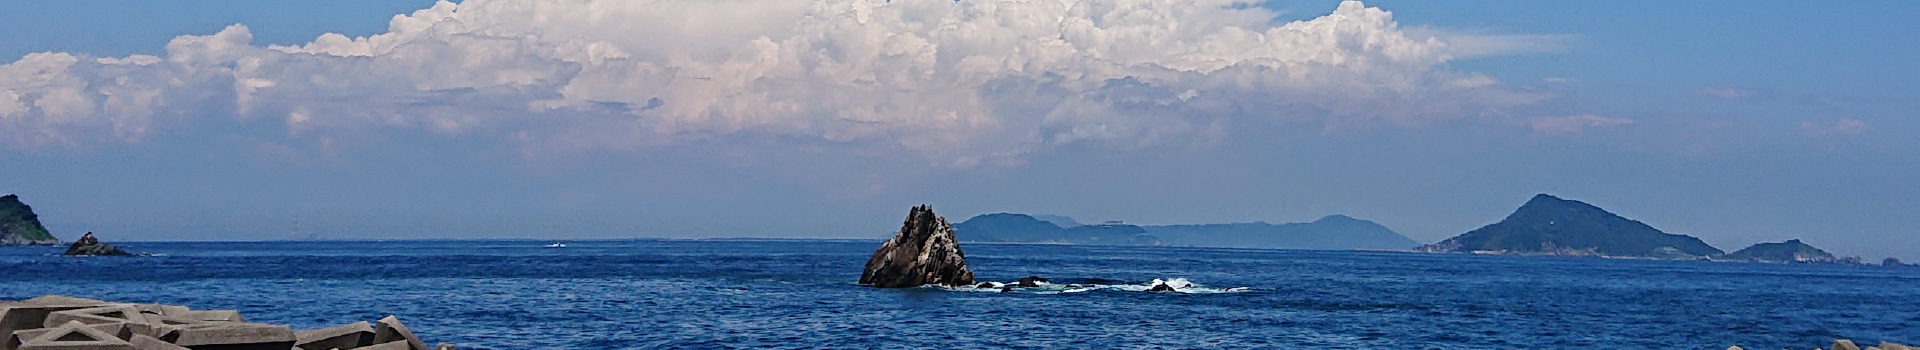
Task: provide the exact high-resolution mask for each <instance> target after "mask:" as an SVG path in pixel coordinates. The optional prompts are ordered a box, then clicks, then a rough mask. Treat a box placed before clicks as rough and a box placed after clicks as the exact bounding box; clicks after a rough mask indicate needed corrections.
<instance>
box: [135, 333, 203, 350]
mask: <svg viewBox="0 0 1920 350" xmlns="http://www.w3.org/2000/svg"><path fill="white" fill-rule="evenodd" d="M128 343H133V348H134V350H192V349H187V348H186V347H182V346H179V345H173V343H168V342H166V341H165V340H160V339H157V338H154V337H149V336H144V335H138V334H135V335H134V336H133V340H131V341H128Z"/></svg>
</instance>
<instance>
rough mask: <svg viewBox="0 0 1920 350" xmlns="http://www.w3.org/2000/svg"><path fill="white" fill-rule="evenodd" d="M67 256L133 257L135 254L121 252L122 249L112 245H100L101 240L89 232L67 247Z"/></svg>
mask: <svg viewBox="0 0 1920 350" xmlns="http://www.w3.org/2000/svg"><path fill="white" fill-rule="evenodd" d="M65 255H67V256H132V255H133V254H128V253H127V251H124V250H120V248H116V247H114V246H113V245H111V244H106V243H100V239H97V238H93V232H87V234H86V235H83V236H80V239H79V240H75V241H73V245H71V246H67V253H66V254H65Z"/></svg>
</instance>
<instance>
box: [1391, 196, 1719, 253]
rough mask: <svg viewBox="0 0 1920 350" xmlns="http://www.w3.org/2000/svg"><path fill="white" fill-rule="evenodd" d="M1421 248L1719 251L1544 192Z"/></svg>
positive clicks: (1561, 250) (1538, 251)
mask: <svg viewBox="0 0 1920 350" xmlns="http://www.w3.org/2000/svg"><path fill="white" fill-rule="evenodd" d="M1424 250H1428V251H1443V252H1444V251H1452V252H1480V251H1492V252H1503V253H1515V254H1546V255H1604V256H1632V257H1679V256H1682V255H1680V254H1684V255H1687V256H1693V257H1710V256H1718V255H1720V254H1721V253H1722V252H1721V251H1720V249H1717V248H1714V247H1713V246H1710V245H1707V243H1706V242H1703V241H1701V240H1700V239H1699V238H1694V237H1693V236H1687V235H1676V234H1668V233H1666V232H1661V231H1660V230H1659V229H1655V228H1653V227H1652V226H1647V224H1645V223H1641V222H1639V221H1634V220H1630V219H1627V218H1623V217H1620V216H1619V215H1614V214H1613V213H1609V212H1607V211H1606V210H1602V209H1600V208H1599V207H1595V206H1593V205H1590V204H1587V203H1583V202H1580V201H1575V200H1566V199H1560V197H1554V196H1551V195H1546V194H1540V195H1536V196H1533V199H1531V200H1528V201H1527V204H1525V205H1521V206H1520V209H1519V210H1515V211H1514V212H1513V214H1512V215H1508V216H1507V218H1506V219H1504V220H1500V222H1498V223H1494V224H1492V225H1487V226H1486V227H1481V228H1479V229H1476V230H1473V231H1470V232H1467V233H1466V234H1462V235H1459V236H1456V237H1453V238H1449V239H1447V240H1445V241H1441V242H1440V243H1438V244H1434V245H1432V246H1429V247H1426V248H1424Z"/></svg>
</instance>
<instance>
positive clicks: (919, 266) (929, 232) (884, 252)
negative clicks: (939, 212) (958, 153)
mask: <svg viewBox="0 0 1920 350" xmlns="http://www.w3.org/2000/svg"><path fill="white" fill-rule="evenodd" d="M860 284H865V285H871V286H874V287H880V288H907V287H917V286H922V285H928V284H935V285H947V286H966V285H972V284H973V270H969V269H967V258H966V255H965V254H963V253H961V252H960V242H959V241H958V240H955V239H954V237H953V226H952V225H948V224H947V219H946V218H943V217H939V216H936V215H934V214H933V207H932V206H926V205H921V206H917V207H913V210H912V211H911V212H909V213H908V214H907V220H906V223H905V224H903V225H901V227H900V233H899V234H896V235H894V236H893V238H892V239H888V240H887V242H886V243H882V244H881V245H880V249H878V250H874V251H873V257H872V258H868V259H867V268H866V271H864V272H862V273H861V274H860Z"/></svg>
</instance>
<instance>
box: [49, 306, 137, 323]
mask: <svg viewBox="0 0 1920 350" xmlns="http://www.w3.org/2000/svg"><path fill="white" fill-rule="evenodd" d="M74 321H78V322H80V323H85V324H103V323H148V321H147V317H146V314H142V313H140V309H138V308H134V307H133V306H132V305H108V306H99V307H90V308H85V309H73V310H63V311H55V312H53V313H51V314H48V315H47V319H46V321H45V322H42V324H43V325H45V326H47V327H55V326H58V325H62V324H66V323H67V322H74Z"/></svg>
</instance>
